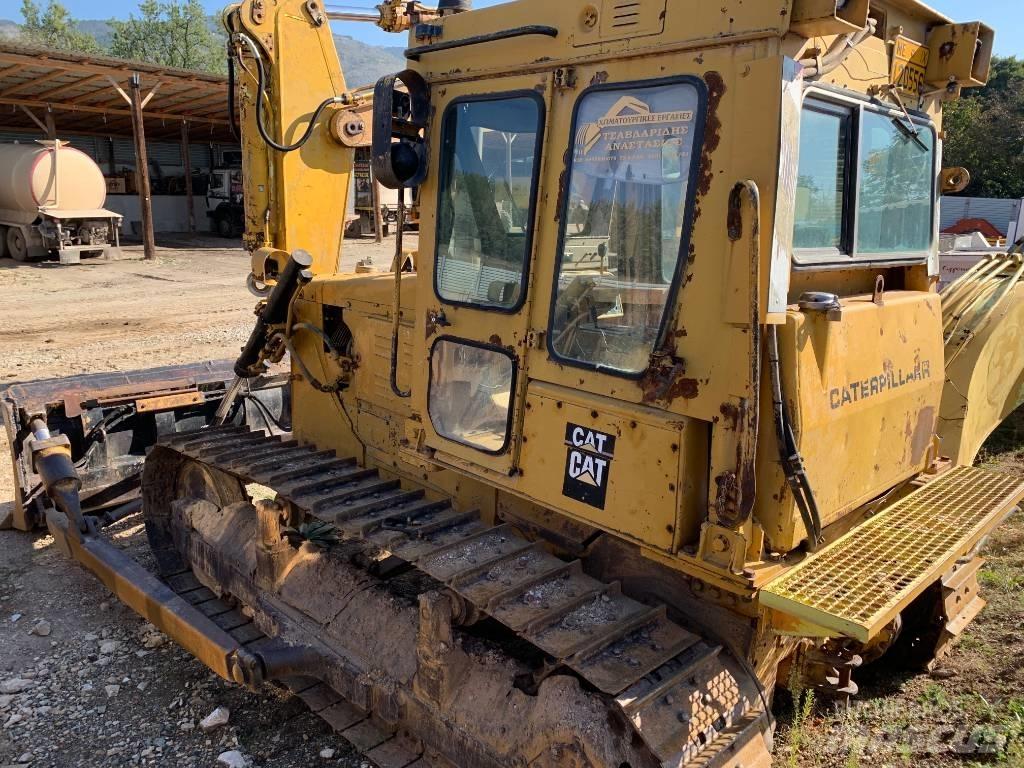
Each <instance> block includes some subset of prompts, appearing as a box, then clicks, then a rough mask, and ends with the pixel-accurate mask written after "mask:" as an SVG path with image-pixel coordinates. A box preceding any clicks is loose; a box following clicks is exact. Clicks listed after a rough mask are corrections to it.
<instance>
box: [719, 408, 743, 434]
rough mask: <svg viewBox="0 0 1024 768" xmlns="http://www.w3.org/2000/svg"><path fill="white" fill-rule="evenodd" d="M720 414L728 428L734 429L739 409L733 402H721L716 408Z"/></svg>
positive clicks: (738, 416)
mask: <svg viewBox="0 0 1024 768" xmlns="http://www.w3.org/2000/svg"><path fill="white" fill-rule="evenodd" d="M718 410H719V412H720V413H721V414H722V416H723V417H724V418H725V422H726V424H727V425H728V428H729V429H731V430H733V431H735V430H736V427H737V426H738V425H739V422H740V409H739V408H738V407H737V406H736V404H735V403H722V407H721V408H719V409H718Z"/></svg>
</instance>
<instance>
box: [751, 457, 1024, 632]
mask: <svg viewBox="0 0 1024 768" xmlns="http://www.w3.org/2000/svg"><path fill="white" fill-rule="evenodd" d="M1022 498H1024V478H1021V477H1015V476H1013V475H1007V474H1003V473H1001V472H992V471H989V470H984V469H976V468H972V467H957V468H955V469H953V470H950V471H949V472H947V473H946V474H944V475H941V476H940V477H938V478H936V479H934V480H932V481H931V482H929V483H928V484H927V485H925V486H923V487H921V488H919V489H918V490H916V491H914V492H913V493H911V494H910V495H908V496H906V497H905V498H903V499H901V500H900V501H897V502H896V503H895V504H893V505H892V506H890V507H888V508H886V509H885V510H884V511H883V512H881V513H880V514H878V515H877V516H876V517H874V518H872V519H870V520H868V521H867V522H866V523H864V524H863V525H860V526H858V527H857V528H855V529H854V530H853V531H851V532H850V533H848V534H846V535H845V536H843V537H842V538H841V539H838V540H837V541H835V542H834V543H832V544H831V545H829V546H827V547H825V548H824V549H822V550H821V551H820V552H817V553H815V554H813V555H811V556H809V557H808V558H807V559H806V560H804V561H803V562H802V563H800V564H799V565H797V566H796V567H794V568H793V569H791V570H789V571H787V572H786V573H785V574H784V575H782V576H780V577H779V578H777V579H775V580H774V581H772V582H771V583H769V584H768V585H767V586H765V587H764V588H763V589H762V590H761V593H760V602H761V605H763V606H765V607H768V608H772V609H774V610H776V611H779V612H780V613H783V614H786V615H788V616H791V617H794V618H795V619H797V620H798V621H799V622H802V623H801V625H800V626H798V627H795V628H794V632H795V633H796V634H803V635H807V636H811V637H814V636H840V635H842V636H846V637H850V638H853V639H855V640H859V641H860V642H862V643H867V642H869V641H871V640H873V639H874V638H875V637H876V636H878V635H879V633H881V632H882V630H883V629H885V627H887V626H888V625H889V624H890V623H891V622H892V621H894V620H895V619H896V617H897V616H899V614H900V612H901V611H903V609H904V608H906V607H907V606H909V605H910V604H911V602H912V601H913V600H914V598H916V597H917V596H918V595H920V594H921V593H922V592H924V590H926V589H928V588H929V587H930V586H931V585H934V584H935V583H936V582H939V581H940V579H941V580H943V584H942V586H943V595H944V597H946V596H949V595H955V594H957V593H958V592H959V591H960V587H961V586H962V584H963V583H965V580H966V579H967V575H965V574H969V575H973V573H974V570H976V566H975V568H974V569H973V570H971V569H964V568H961V569H958V570H959V574H958V575H957V574H955V573H954V567H955V566H956V565H957V561H958V560H959V559H961V558H963V557H964V556H965V555H967V554H968V553H970V552H971V551H972V550H973V549H974V548H975V547H976V546H977V545H978V543H979V542H980V541H981V540H982V539H983V538H984V537H985V536H986V535H988V534H989V533H991V531H992V530H993V529H994V528H996V527H997V526H998V525H999V523H1000V522H1002V521H1003V520H1004V519H1005V518H1006V516H1007V515H1009V514H1010V513H1011V512H1012V511H1013V509H1014V507H1015V506H1016V504H1017V503H1018V502H1019V501H1020V500H1021V499H1022ZM944 574H945V575H948V576H947V577H946V578H945V579H944V578H943V577H944ZM972 599H973V598H972ZM980 607H981V605H980V604H974V605H973V606H965V608H969V610H968V611H967V613H970V615H969V616H967V613H963V612H962V611H958V615H959V614H960V613H963V615H964V616H967V618H966V619H961V621H963V622H964V623H966V621H969V620H970V618H973V616H974V615H975V614H977V611H978V610H980ZM949 629H950V631H955V630H956V627H950V628H949ZM956 634H959V632H958V631H957V632H956Z"/></svg>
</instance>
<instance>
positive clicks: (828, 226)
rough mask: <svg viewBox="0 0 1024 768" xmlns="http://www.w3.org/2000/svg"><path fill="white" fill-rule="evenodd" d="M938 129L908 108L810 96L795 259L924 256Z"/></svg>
mask: <svg viewBox="0 0 1024 768" xmlns="http://www.w3.org/2000/svg"><path fill="white" fill-rule="evenodd" d="M935 154H936V139H935V132H934V130H933V129H932V127H931V126H930V125H928V124H925V123H922V122H919V121H912V120H911V119H910V118H908V117H907V116H905V115H899V114H893V113H889V112H885V113H883V112H879V111H876V109H874V108H872V107H870V106H868V105H863V104H850V103H838V102H831V101H824V100H820V99H817V98H811V97H808V98H807V100H806V101H805V103H804V109H803V117H802V119H801V123H800V170H799V176H798V181H797V190H796V214H797V215H796V223H795V229H794V245H795V246H796V249H797V250H796V253H795V258H796V261H797V262H798V263H821V262H832V261H843V260H845V261H864V262H870V261H882V260H893V259H907V258H914V259H920V258H925V257H926V256H927V254H928V251H929V250H930V249H931V247H932V243H933V241H934V229H935V226H934V225H935V221H934V212H935V192H934V189H935V186H934V185H935Z"/></svg>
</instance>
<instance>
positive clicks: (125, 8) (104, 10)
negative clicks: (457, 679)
mask: <svg viewBox="0 0 1024 768" xmlns="http://www.w3.org/2000/svg"><path fill="white" fill-rule="evenodd" d="M45 1H46V0H41V2H45ZM61 1H62V2H63V3H64V5H65V6H66V7H67V8H68V10H70V11H71V14H72V15H73V16H75V17H77V18H80V19H99V18H109V17H111V16H113V17H115V18H127V17H128V14H129V13H131V12H132V11H134V10H135V9H136V8H137V7H138V0H103V2H102V3H100V2H98V1H97V0H61ZM202 2H203V5H204V6H205V7H206V8H207V10H209V11H210V13H219V12H220V11H221V10H222V9H223V8H224V6H225V5H227V4H228V1H227V0H202ZM341 2H344V3H345V4H346V6H348V7H347V8H346V10H349V9H356V8H364V9H372V7H373V6H374V5H375V2H373V0H329V2H328V5H332V4H335V3H338V4H340V3H341ZM499 2H502V0H475V2H474V6H475V7H477V8H483V7H487V6H490V5H497V4H498V3H499ZM930 5H932V7H934V8H935V9H936V10H938V11H941V12H943V13H945V14H946V15H947V16H950V17H951V18H954V19H956V20H957V21H976V20H979V19H980V20H981V21H984V22H985V23H986V24H988V25H989V26H991V27H994V28H995V30H996V53H998V54H1000V55H1002V56H1017V57H1018V58H1024V2H1022V0H931V1H930ZM20 6H21V3H20V0H0V18H4V17H7V18H14V19H15V20H16V21H20V20H21V14H20V12H19V8H20ZM8 8H10V10H7V9H8ZM335 31H336V32H338V33H339V34H343V35H350V36H351V37H355V38H357V39H359V40H363V41H364V42H367V43H373V44H375V45H393V46H403V45H405V42H406V40H405V36H404V35H389V34H387V33H386V32H382V31H380V30H379V29H377V28H376V27H375V26H373V25H372V24H335Z"/></svg>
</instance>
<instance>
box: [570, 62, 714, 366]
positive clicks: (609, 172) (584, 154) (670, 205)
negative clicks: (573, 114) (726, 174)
mask: <svg viewBox="0 0 1024 768" xmlns="http://www.w3.org/2000/svg"><path fill="white" fill-rule="evenodd" d="M699 107H700V92H699V91H698V90H697V87H696V86H695V85H693V84H692V83H689V82H679V83H672V84H667V85H654V86H646V87H645V86H632V87H623V88H610V89H601V90H595V91H591V92H590V93H588V94H585V95H584V96H583V97H582V98H581V100H580V103H579V106H578V111H577V118H576V127H575V134H574V135H575V140H576V144H575V149H574V152H573V158H572V169H571V175H570V180H569V200H568V210H567V212H566V215H565V222H564V227H565V230H564V236H563V240H562V246H561V248H560V252H561V253H560V263H559V270H558V278H557V284H556V295H555V303H554V311H553V313H552V318H551V349H552V352H553V353H554V355H555V356H556V357H559V358H563V359H568V360H571V361H576V362H578V363H580V364H583V365H587V366H592V367H602V368H609V369H613V370H615V371H620V372H623V373H626V374H635V373H640V372H641V371H643V370H644V369H646V368H647V366H648V364H649V362H650V356H651V353H652V352H653V351H654V347H655V345H656V344H657V341H658V337H659V335H660V333H661V330H662V326H663V325H664V322H665V316H666V308H667V306H668V303H669V300H670V297H671V294H672V290H671V289H672V286H673V285H674V284H675V281H676V277H677V273H678V271H679V265H680V259H681V253H682V251H683V246H684V244H685V242H684V241H685V240H686V239H688V237H689V232H688V231H687V204H688V200H689V197H690V194H689V192H690V176H691V171H692V168H693V165H694V162H695V160H694V153H695V141H696V132H697V125H698V118H699V117H700V115H699V112H700V108H699Z"/></svg>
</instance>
